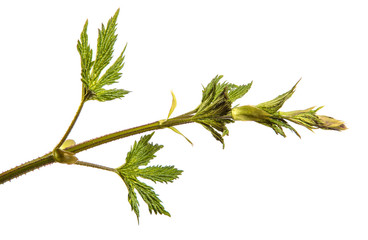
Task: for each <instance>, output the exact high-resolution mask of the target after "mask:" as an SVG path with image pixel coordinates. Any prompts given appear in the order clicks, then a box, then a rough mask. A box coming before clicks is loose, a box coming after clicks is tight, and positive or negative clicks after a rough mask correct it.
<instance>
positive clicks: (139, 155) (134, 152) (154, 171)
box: [116, 133, 183, 222]
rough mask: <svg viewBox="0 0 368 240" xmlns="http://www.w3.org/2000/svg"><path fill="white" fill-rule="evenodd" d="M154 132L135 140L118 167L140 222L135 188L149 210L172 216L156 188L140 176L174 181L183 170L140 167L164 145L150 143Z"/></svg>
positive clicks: (153, 179)
mask: <svg viewBox="0 0 368 240" xmlns="http://www.w3.org/2000/svg"><path fill="white" fill-rule="evenodd" d="M152 135H153V133H152V134H149V135H145V136H143V137H141V139H140V140H139V141H138V142H135V143H134V145H133V147H132V148H131V150H130V151H129V152H128V154H127V157H126V160H125V163H124V164H123V165H122V166H120V167H118V168H116V170H117V173H118V174H119V176H120V177H121V178H122V179H123V181H124V182H125V185H126V186H127V188H128V202H129V203H130V205H131V208H132V210H133V211H134V212H135V214H136V215H137V219H138V222H139V203H138V199H137V194H136V192H135V190H136V191H137V192H138V193H139V195H140V196H141V197H142V199H143V201H144V202H145V203H146V204H147V206H148V210H149V212H150V213H151V214H152V212H154V213H155V214H157V213H159V214H164V215H167V216H170V213H169V212H167V211H166V210H165V208H164V206H163V205H162V202H161V200H160V199H159V198H158V195H157V194H156V193H155V192H154V189H153V188H152V187H150V186H148V185H147V184H145V183H143V182H141V181H139V180H138V177H140V178H145V179H148V180H151V181H153V182H154V183H156V182H161V183H168V182H173V180H175V179H177V178H178V176H179V175H180V174H181V173H182V172H183V171H181V170H178V169H176V168H175V167H174V166H160V165H157V166H150V167H146V168H139V167H141V166H146V165H147V164H148V163H149V162H150V161H151V160H152V159H153V158H154V157H155V153H156V152H157V151H158V150H160V149H161V148H162V147H163V146H162V145H158V144H152V143H149V140H150V139H151V137H152Z"/></svg>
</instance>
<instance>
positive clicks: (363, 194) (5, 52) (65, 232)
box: [0, 0, 368, 240]
mask: <svg viewBox="0 0 368 240" xmlns="http://www.w3.org/2000/svg"><path fill="white" fill-rule="evenodd" d="M364 3H365V1H321V0H320V1H182V2H179V1H157V0H156V1H109V0H104V1H91V0H88V1H84V0H83V1H57V2H55V1H37V0H33V1H2V2H1V3H0V26H1V27H0V29H1V30H0V31H1V32H0V36H1V38H0V70H1V71H0V73H1V75H0V82H1V94H0V107H1V113H0V114H1V115H0V116H1V118H0V134H1V137H0V144H1V159H0V171H5V170H7V169H9V168H11V167H14V166H16V165H19V164H21V163H22V162H25V161H28V160H31V159H34V158H36V157H38V156H41V155H43V154H44V153H46V152H48V151H50V150H51V149H52V148H53V147H54V146H55V144H56V143H57V142H58V141H59V140H60V138H61V136H62V135H63V133H64V131H65V130H66V128H67V127H68V125H69V122H70V120H71V119H72V118H73V115H74V113H75V111H76V109H77V106H78V103H79V100H80V91H81V90H80V87H81V82H80V80H79V79H80V59H79V55H78V52H77V50H76V43H77V39H78V38H79V35H80V32H81V30H82V27H83V24H84V22H85V20H86V19H87V18H88V19H89V30H88V33H89V37H90V42H91V46H92V47H93V48H95V45H96V39H97V28H99V27H100V26H101V25H100V24H101V23H102V22H104V23H106V22H107V20H108V19H109V18H110V17H111V16H112V15H113V14H114V12H115V11H116V9H117V8H118V7H120V8H121V12H120V16H119V19H118V23H119V25H118V34H119V38H118V41H117V46H116V51H117V52H119V51H121V50H122V48H123V46H124V45H125V43H126V42H127V43H128V48H127V51H126V65H125V67H124V69H123V77H122V79H121V80H120V83H119V84H118V86H117V87H121V88H124V89H127V90H130V91H132V92H131V93H130V94H128V95H127V96H126V97H125V98H124V99H123V100H115V101H113V102H108V103H99V102H88V103H87V104H86V106H85V108H84V109H83V112H82V114H81V117H80V119H79V120H78V122H77V124H76V126H75V129H74V130H73V132H72V134H71V135H70V138H73V139H74V140H76V141H77V142H81V141H84V140H88V139H90V138H93V137H97V136H100V135H102V134H106V133H110V132H113V131H116V130H121V129H125V128H129V127H133V126H136V125H140V124H144V123H148V122H152V121H155V120H159V119H163V118H165V117H166V116H167V112H168V110H169V108H170V104H171V95H170V90H173V91H174V92H175V94H176V97H177V99H178V107H177V109H176V110H175V112H174V115H175V114H180V113H184V112H186V111H189V110H192V109H193V108H195V107H196V106H197V105H198V104H199V102H200V99H201V90H202V86H201V85H202V84H203V85H205V84H207V83H208V82H209V81H210V80H211V79H212V78H213V77H214V76H215V75H216V74H223V75H224V79H225V80H228V81H230V82H233V83H236V84H245V83H248V82H250V81H252V80H253V81H254V84H253V87H252V89H251V90H250V92H249V93H248V94H247V95H246V96H245V97H244V98H243V99H242V100H240V101H239V102H238V103H239V104H257V103H260V102H262V101H266V100H269V99H271V98H274V97H276V96H277V95H279V94H281V93H283V92H285V91H287V90H289V89H290V88H291V87H292V85H293V84H294V83H295V82H296V81H297V80H298V79H299V78H300V77H302V78H303V80H302V81H301V82H300V84H299V86H298V88H297V91H296V93H295V94H294V96H293V97H292V98H291V99H290V100H289V102H287V103H286V104H285V106H284V108H283V110H296V109H304V108H307V107H311V106H321V105H324V106H325V108H324V109H322V110H321V111H320V114H324V115H331V116H334V117H335V118H337V119H342V120H344V121H346V124H347V126H348V127H349V129H348V130H347V131H345V132H332V131H322V130H316V131H315V133H312V132H310V131H308V130H306V129H302V128H300V127H298V128H297V130H298V131H299V133H300V134H301V135H302V139H299V138H298V137H297V136H295V135H293V134H292V133H290V132H289V131H287V132H286V133H287V135H288V137H287V138H282V137H281V136H277V135H275V134H274V132H273V131H272V130H271V129H268V128H265V127H264V126H261V125H258V124H255V123H248V122H247V123H242V122H237V123H236V124H232V125H229V130H230V136H228V137H226V139H225V141H226V147H225V149H224V150H223V149H222V147H221V144H220V143H218V142H216V141H215V140H214V139H213V138H212V137H211V135H210V134H209V132H207V131H206V130H205V129H203V128H202V127H201V126H196V125H193V124H191V125H188V126H182V127H179V130H181V131H182V132H183V133H184V134H185V135H186V136H187V137H188V138H190V139H191V140H192V141H193V142H194V146H193V147H192V146H190V145H189V144H187V142H186V141H185V140H184V139H183V138H181V137H180V136H179V135H177V134H174V133H173V132H171V131H169V130H162V131H159V132H156V134H155V135H154V137H153V138H152V141H153V142H157V143H160V144H163V145H164V146H165V147H164V148H163V149H162V150H161V151H160V152H159V153H158V154H157V156H158V157H157V158H156V159H155V160H154V161H153V164H163V165H165V164H169V165H170V164H174V165H175V166H176V167H177V168H179V169H183V170H184V173H183V175H182V176H181V177H180V178H179V180H177V181H175V182H174V183H172V184H167V185H166V184H157V185H154V184H152V185H154V187H155V189H156V192H157V193H158V194H159V195H160V198H161V200H162V201H163V203H164V206H165V207H166V209H167V210H168V211H169V212H170V213H171V214H172V217H171V218H169V217H166V216H161V215H159V216H155V215H150V214H149V213H148V210H147V206H146V205H145V204H144V202H143V201H141V207H140V210H141V215H142V216H141V218H140V225H138V224H137V221H136V217H135V215H134V213H133V212H131V210H130V205H129V203H128V201H127V190H126V187H125V185H124V183H123V182H122V180H121V179H120V178H119V177H118V176H116V175H114V174H112V173H110V172H104V171H101V170H95V169H90V168H85V167H79V166H66V165H61V164H54V165H51V166H48V167H45V168H42V169H40V170H36V171H35V172H32V173H29V174H27V175H25V176H22V177H20V178H18V179H15V180H13V181H12V182H10V183H9V182H8V183H6V184H3V185H0V238H1V239H7V240H10V239H131V238H133V237H134V239H147V238H150V239H213V238H214V237H218V239H283V240H286V239H324V240H325V239H334V240H336V239H356V240H357V239H368V228H367V226H368V163H367V160H368V158H367V153H366V148H367V140H366V134H367V117H368V116H367V78H368V71H367V69H368V68H367V67H368V14H367V11H368V7H367V6H365V4H364ZM137 139H139V136H134V137H131V138H127V139H124V140H120V141H116V142H114V143H111V144H108V145H106V146H102V147H99V148H96V149H92V150H89V151H86V152H83V153H81V154H79V155H78V157H79V158H80V159H81V160H84V161H91V162H95V163H99V164H104V165H107V166H111V167H117V166H120V165H121V164H122V163H123V161H124V158H125V155H126V152H127V151H128V150H129V148H130V145H131V144H132V143H133V142H134V140H137Z"/></svg>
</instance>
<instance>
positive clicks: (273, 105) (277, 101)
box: [257, 80, 300, 114]
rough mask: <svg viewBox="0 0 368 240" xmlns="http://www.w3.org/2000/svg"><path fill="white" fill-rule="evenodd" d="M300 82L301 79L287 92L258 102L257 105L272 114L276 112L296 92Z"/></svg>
mask: <svg viewBox="0 0 368 240" xmlns="http://www.w3.org/2000/svg"><path fill="white" fill-rule="evenodd" d="M299 82H300V80H299V81H298V82H297V83H296V84H295V85H294V86H293V87H292V88H291V89H290V90H289V91H287V92H286V93H284V94H281V95H279V96H278V97H276V98H274V99H272V100H270V101H267V102H264V103H261V104H258V105H257V107H258V108H260V109H262V110H264V111H266V112H268V113H270V114H274V113H276V112H277V111H278V110H279V109H280V108H281V107H282V106H283V105H284V103H285V102H286V100H288V99H289V98H290V97H291V96H292V95H293V94H294V92H295V89H296V86H297V85H298V83H299Z"/></svg>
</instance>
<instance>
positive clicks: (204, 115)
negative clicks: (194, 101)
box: [194, 75, 252, 146]
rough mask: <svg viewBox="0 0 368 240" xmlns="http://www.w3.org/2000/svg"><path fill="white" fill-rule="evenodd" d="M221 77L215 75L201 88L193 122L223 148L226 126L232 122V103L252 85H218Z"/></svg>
mask: <svg viewBox="0 0 368 240" xmlns="http://www.w3.org/2000/svg"><path fill="white" fill-rule="evenodd" d="M221 78H222V75H217V76H216V77H215V78H213V79H212V81H211V82H210V83H209V84H208V85H207V86H206V87H205V88H203V91H202V101H201V104H200V105H199V106H198V107H197V108H196V110H195V112H196V113H195V115H194V118H195V120H194V121H195V122H197V123H199V124H201V125H202V126H203V127H204V128H205V129H207V130H208V131H210V132H211V134H212V136H213V137H214V138H215V139H216V140H218V141H220V142H221V143H222V144H223V146H225V145H224V139H223V136H225V135H227V134H228V132H229V131H228V129H227V127H226V124H228V123H231V122H234V120H233V118H232V116H231V109H232V103H233V102H234V101H236V100H237V99H239V98H241V97H243V96H244V95H245V94H246V93H247V92H248V90H249V89H250V87H251V86H252V83H249V84H247V85H241V86H237V85H235V84H231V83H228V82H223V83H219V81H220V80H221Z"/></svg>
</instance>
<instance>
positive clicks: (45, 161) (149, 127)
mask: <svg viewBox="0 0 368 240" xmlns="http://www.w3.org/2000/svg"><path fill="white" fill-rule="evenodd" d="M79 109H81V107H80V108H79ZM78 112H80V111H78ZM78 112H77V115H78ZM77 115H76V116H77ZM191 122H193V118H191V117H190V116H187V117H183V118H178V117H176V118H171V119H168V120H165V121H156V122H152V123H149V124H145V125H142V126H138V127H133V128H129V129H126V130H122V131H118V132H115V133H110V134H107V135H104V136H102V137H98V138H94V139H91V140H89V141H85V142H82V143H79V144H76V145H74V146H72V147H69V148H66V149H65V150H66V151H68V152H71V153H78V152H82V151H85V150H87V149H90V148H93V147H97V146H99V145H102V144H105V143H108V142H112V141H115V140H118V139H121V138H125V137H128V136H132V135H136V134H140V133H144V132H148V131H153V130H159V129H163V128H168V127H173V126H176V125H182V124H187V123H191ZM64 141H65V140H64ZM54 162H56V161H55V159H54V157H53V155H52V153H48V154H46V155H44V156H42V157H39V158H36V159H34V160H32V161H29V162H26V163H24V164H22V165H20V166H18V167H15V168H12V169H10V170H8V171H6V172H3V173H1V174H0V184H2V183H5V182H7V181H10V180H12V179H14V178H16V177H19V176H21V175H23V174H26V173H28V172H30V171H33V170H35V169H38V168H40V167H43V166H46V165H49V164H51V163H54ZM77 163H78V162H77ZM79 163H81V162H79ZM78 165H83V166H87V165H86V164H84V163H82V164H78ZM92 165H93V164H90V165H89V166H90V167H96V166H97V165H94V166H92ZM97 168H98V167H97ZM104 170H107V169H104Z"/></svg>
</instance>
